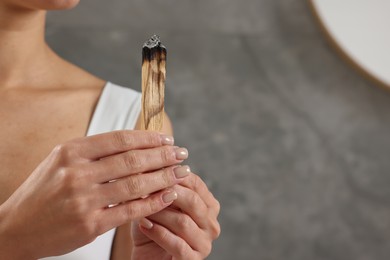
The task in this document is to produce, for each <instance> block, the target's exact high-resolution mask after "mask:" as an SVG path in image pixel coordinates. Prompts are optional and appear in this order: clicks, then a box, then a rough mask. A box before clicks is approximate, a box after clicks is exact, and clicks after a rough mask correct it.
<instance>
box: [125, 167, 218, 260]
mask: <svg viewBox="0 0 390 260" xmlns="http://www.w3.org/2000/svg"><path fill="white" fill-rule="evenodd" d="M188 171H189V168H188ZM172 189H173V190H175V191H176V192H177V194H178V198H177V200H175V201H174V202H173V203H172V205H171V206H170V207H168V208H166V209H164V210H162V211H160V212H158V213H156V214H153V215H151V216H149V217H148V218H147V219H142V220H141V221H140V222H139V224H137V223H133V225H132V235H133V257H132V260H140V259H143V260H149V259H163V260H168V259H169V260H171V259H175V260H193V259H194V260H195V259H196V260H198V259H204V258H206V257H207V256H208V255H209V254H210V252H211V248H212V241H213V240H215V239H216V238H217V237H218V236H219V234H220V226H219V223H218V220H217V216H218V214H219V210H220V206H219V203H218V201H217V200H216V199H215V198H214V196H213V195H212V194H211V192H210V191H209V190H208V189H207V186H206V184H205V183H204V182H203V181H202V180H201V179H200V178H199V177H198V176H197V175H195V174H193V173H190V176H189V177H187V178H186V179H185V180H184V181H183V182H182V183H181V184H179V185H175V186H174V187H173V188H172Z"/></svg>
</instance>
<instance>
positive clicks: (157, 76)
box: [141, 35, 167, 131]
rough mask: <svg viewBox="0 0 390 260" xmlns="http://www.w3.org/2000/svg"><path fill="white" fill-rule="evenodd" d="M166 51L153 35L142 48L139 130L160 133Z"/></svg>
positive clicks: (162, 113)
mask: <svg viewBox="0 0 390 260" xmlns="http://www.w3.org/2000/svg"><path fill="white" fill-rule="evenodd" d="M166 57H167V51H166V49H165V47H164V46H163V45H162V44H161V41H160V38H159V37H158V36H157V35H153V36H152V37H151V38H150V39H149V40H148V41H147V42H145V44H144V46H143V48H142V116H141V129H142V130H152V131H161V130H162V127H163V119H164V90H165V76H166V69H165V64H166Z"/></svg>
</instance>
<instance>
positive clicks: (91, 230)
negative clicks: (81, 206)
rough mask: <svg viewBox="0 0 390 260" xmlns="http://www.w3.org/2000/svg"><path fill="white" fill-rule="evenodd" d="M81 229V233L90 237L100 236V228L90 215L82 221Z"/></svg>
mask: <svg viewBox="0 0 390 260" xmlns="http://www.w3.org/2000/svg"><path fill="white" fill-rule="evenodd" d="M79 230H80V232H81V234H84V235H85V236H87V237H88V238H90V239H93V238H95V237H96V236H98V230H97V228H96V225H95V222H94V221H93V219H91V218H89V217H85V218H84V219H83V221H81V222H80V225H79Z"/></svg>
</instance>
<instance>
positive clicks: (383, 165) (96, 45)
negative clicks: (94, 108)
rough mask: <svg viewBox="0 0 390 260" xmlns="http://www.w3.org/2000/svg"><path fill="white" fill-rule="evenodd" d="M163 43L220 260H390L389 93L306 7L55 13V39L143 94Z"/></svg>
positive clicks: (170, 88)
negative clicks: (212, 203) (154, 47)
mask: <svg viewBox="0 0 390 260" xmlns="http://www.w3.org/2000/svg"><path fill="white" fill-rule="evenodd" d="M155 33H156V34H159V35H160V36H161V37H162V40H163V42H164V44H165V45H166V46H167V48H168V55H169V56H168V68H167V69H168V78H167V93H166V95H167V98H166V110H167V112H168V114H169V115H170V116H171V118H172V120H173V122H174V128H175V137H176V140H177V143H178V144H179V145H184V146H186V147H188V148H189V150H190V155H191V156H190V157H191V159H190V162H189V164H190V165H191V166H192V169H193V170H194V171H195V172H197V173H199V174H200V175H201V176H202V177H203V178H204V179H205V180H206V182H207V184H208V185H209V187H210V188H211V190H212V191H213V192H214V194H215V196H216V197H217V198H218V199H219V200H220V202H221V205H222V211H221V214H220V218H219V220H220V222H221V225H222V234H221V237H220V238H219V240H217V241H216V242H215V243H214V250H213V253H212V254H211V256H210V257H209V259H214V260H219V259H224V260H230V259H259V260H268V259H269V260H271V259H272V260H273V259H275V260H281V259H290V260H317V259H318V260H321V259H335V260H336V259H337V260H338V259H339V260H349V259H353V260H371V259H373V260H382V259H383V260H385V259H386V260H387V259H389V257H390V172H389V170H390V159H389V158H390V138H389V133H390V115H389V111H390V94H389V92H388V91H387V90H385V89H384V88H379V87H378V86H376V85H375V84H374V83H372V82H371V81H369V80H367V79H365V78H364V77H362V76H361V75H360V74H359V73H358V72H357V71H356V70H355V69H354V68H352V66H350V65H349V64H348V63H347V62H345V61H344V60H343V59H342V58H340V57H339V55H338V54H337V53H336V52H335V51H334V49H333V48H332V47H331V45H330V44H329V43H328V41H327V40H326V37H325V36H324V34H323V33H322V32H321V30H320V27H319V26H318V23H317V21H316V19H315V18H314V15H313V13H312V12H311V10H310V7H309V5H308V2H307V1H304V0H295V1H293V0H284V1H275V0H240V1H238V0H214V1H194V0H192V1H190V0H165V1H159V0H127V1H125V0H110V1H107V0H81V3H80V5H79V6H78V7H77V8H76V9H74V10H71V11H66V12H52V13H50V14H49V17H48V34H47V40H48V42H49V44H50V45H51V46H52V47H53V48H54V49H55V50H56V51H57V52H59V54H60V55H61V56H63V57H65V58H66V59H68V60H70V61H71V62H73V63H76V64H78V65H79V66H81V67H83V68H85V69H86V70H88V71H90V72H92V73H94V74H96V75H98V76H100V77H102V78H104V79H106V80H109V81H112V82H114V83H117V84H120V85H123V86H127V87H131V88H134V89H136V90H140V86H141V83H140V82H141V47H142V44H143V42H144V41H145V40H146V39H148V37H150V36H151V35H152V34H155Z"/></svg>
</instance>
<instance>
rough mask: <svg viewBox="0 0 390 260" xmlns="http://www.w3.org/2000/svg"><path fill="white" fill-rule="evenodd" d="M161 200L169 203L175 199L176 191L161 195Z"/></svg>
mask: <svg viewBox="0 0 390 260" xmlns="http://www.w3.org/2000/svg"><path fill="white" fill-rule="evenodd" d="M162 199H163V201H164V202H165V203H171V202H172V201H174V200H175V199H177V193H176V191H169V192H167V193H165V194H164V195H163V197H162Z"/></svg>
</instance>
